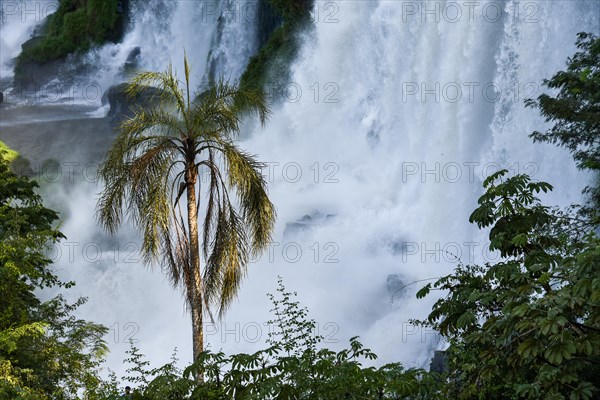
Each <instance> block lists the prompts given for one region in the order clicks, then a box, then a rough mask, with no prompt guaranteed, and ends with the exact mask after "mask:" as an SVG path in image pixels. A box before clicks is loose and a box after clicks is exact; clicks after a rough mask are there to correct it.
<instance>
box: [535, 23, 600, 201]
mask: <svg viewBox="0 0 600 400" xmlns="http://www.w3.org/2000/svg"><path fill="white" fill-rule="evenodd" d="M577 47H578V49H579V50H580V51H579V52H577V53H575V55H574V56H573V57H571V58H569V59H568V62H567V69H566V71H559V72H557V73H556V74H555V75H554V76H553V77H552V78H551V79H549V80H544V84H545V85H546V86H547V87H548V88H550V89H554V90H556V91H557V94H556V95H555V96H551V95H548V94H542V95H540V96H539V97H538V98H537V99H535V100H532V99H529V100H527V101H526V104H527V105H528V106H530V107H535V108H538V109H539V110H540V112H541V114H542V115H543V116H544V117H546V121H551V122H553V123H554V125H553V126H552V127H551V128H550V129H549V130H548V131H546V132H537V131H536V132H533V133H532V134H531V137H532V138H533V140H534V141H536V142H549V143H554V144H558V145H560V146H564V147H566V148H567V149H569V151H571V153H573V157H574V158H575V161H576V162H577V165H578V166H579V168H582V169H588V170H592V171H595V172H596V173H597V174H600V38H598V37H597V36H595V35H593V34H589V33H579V34H578V39H577ZM588 191H589V192H590V193H591V194H592V199H593V200H594V202H595V204H596V206H598V205H600V186H598V185H596V186H595V187H592V188H589V189H588Z"/></svg>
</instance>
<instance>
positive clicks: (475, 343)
mask: <svg viewBox="0 0 600 400" xmlns="http://www.w3.org/2000/svg"><path fill="white" fill-rule="evenodd" d="M506 174H507V171H505V170H504V171H500V172H498V173H496V174H494V175H492V176H490V177H489V178H488V179H486V181H485V183H484V185H485V187H486V189H487V190H486V193H485V194H484V195H482V196H481V197H480V199H479V207H478V208H477V209H476V210H475V211H474V212H473V213H472V215H471V218H470V220H471V222H474V223H477V225H478V226H479V227H491V230H490V241H491V244H490V249H491V250H498V251H499V252H500V253H501V256H502V260H501V261H499V262H498V263H496V264H492V265H489V264H488V265H485V266H477V265H468V266H463V265H459V266H458V267H457V268H456V270H455V271H454V273H453V274H452V275H449V276H446V277H444V278H441V279H440V280H438V281H437V282H435V283H434V284H433V285H432V284H429V285H427V286H426V287H425V288H423V289H422V290H421V291H420V292H419V294H418V295H419V296H420V297H422V296H424V295H426V294H427V293H428V292H429V290H430V289H431V288H432V287H433V288H436V289H441V290H446V291H448V295H447V296H446V297H443V298H441V299H439V300H438V301H437V302H436V303H435V305H434V307H433V309H432V311H431V313H430V314H429V316H428V319H427V321H421V322H420V323H422V324H425V325H429V326H432V327H433V328H435V329H437V330H438V331H439V332H440V334H441V335H442V336H444V337H445V338H446V339H447V340H448V342H449V343H450V347H449V349H448V355H449V363H450V374H449V384H448V385H447V386H446V388H445V393H446V395H447V396H448V397H450V398H460V399H472V398H479V399H492V398H496V399H500V398H502V399H511V398H515V399H516V398H521V397H525V398H557V399H565V398H569V399H591V398H594V397H593V396H597V395H598V389H599V388H600V379H599V377H600V373H599V372H600V368H599V367H598V364H599V361H600V239H599V238H598V237H596V236H595V234H594V233H593V228H594V226H593V225H589V224H588V223H587V222H586V221H580V220H578V219H577V218H576V217H574V216H572V215H570V214H568V213H560V212H556V211H553V210H551V209H549V208H548V207H544V206H542V205H541V204H540V202H539V200H538V199H537V198H536V197H535V196H536V194H537V193H539V192H545V191H547V190H550V189H551V186H550V185H548V184H546V183H543V182H540V183H535V182H532V181H531V180H530V178H529V177H528V176H526V175H517V176H514V177H510V178H507V177H506ZM573 225H580V226H581V229H576V230H573V229H571V228H572V227H573Z"/></svg>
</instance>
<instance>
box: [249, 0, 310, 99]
mask: <svg viewBox="0 0 600 400" xmlns="http://www.w3.org/2000/svg"><path fill="white" fill-rule="evenodd" d="M269 2H270V4H271V5H272V6H273V8H274V9H275V10H276V11H277V12H278V13H279V15H280V16H281V17H283V20H284V22H283V24H282V25H281V26H279V27H278V28H277V29H275V31H273V32H272V33H271V36H270V37H269V40H268V41H267V43H266V44H265V45H264V46H263V47H262V48H261V49H260V50H259V52H258V54H256V55H255V56H253V57H251V58H250V61H249V62H248V65H247V66H246V70H245V71H244V73H243V74H242V77H241V79H240V85H241V86H242V87H244V88H248V89H254V90H257V89H259V90H268V91H269V92H270V93H271V94H273V95H274V97H282V96H285V95H286V93H285V92H284V90H285V89H286V85H287V84H288V83H289V66H290V64H291V63H292V62H293V61H294V59H295V57H296V55H297V54H298V51H299V50H300V39H299V34H300V33H301V32H302V30H304V29H306V28H307V27H308V26H309V25H310V13H311V10H312V8H313V4H314V1H313V0H300V1H286V0H269Z"/></svg>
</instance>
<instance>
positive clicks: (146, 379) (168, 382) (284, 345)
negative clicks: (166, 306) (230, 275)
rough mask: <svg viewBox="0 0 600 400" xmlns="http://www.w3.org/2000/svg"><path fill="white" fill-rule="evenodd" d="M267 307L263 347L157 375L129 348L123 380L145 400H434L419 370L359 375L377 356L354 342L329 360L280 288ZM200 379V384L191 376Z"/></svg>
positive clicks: (429, 381)
mask: <svg viewBox="0 0 600 400" xmlns="http://www.w3.org/2000/svg"><path fill="white" fill-rule="evenodd" d="M277 292H278V295H269V298H270V299H271V301H272V303H273V309H272V310H271V312H272V313H273V316H274V319H273V320H272V321H269V324H273V326H274V327H275V329H274V330H273V332H271V334H270V335H269V339H268V341H267V342H268V345H269V346H268V347H267V348H266V349H263V350H259V351H257V352H256V353H254V354H234V355H231V356H229V357H228V356H225V354H223V353H222V352H218V353H213V352H210V351H205V352H203V353H202V354H201V355H200V357H199V358H198V360H197V361H196V362H195V363H194V364H193V365H191V366H189V367H188V368H186V369H185V370H184V371H181V370H179V369H178V368H177V367H176V366H175V364H176V361H177V360H176V357H175V356H174V357H173V360H172V361H171V362H170V363H168V364H166V365H165V366H163V367H161V368H158V369H149V368H148V364H147V362H146V361H144V360H143V357H141V356H140V354H139V352H138V350H137V349H136V348H134V347H132V350H131V351H130V352H129V354H130V357H129V359H128V360H127V361H128V362H129V363H130V364H132V367H131V368H130V369H129V370H128V372H129V373H130V376H128V377H125V378H124V379H125V380H127V381H129V382H133V383H134V384H136V386H137V397H136V396H135V395H134V398H139V399H144V400H163V399H177V400H187V399H189V400H192V399H194V400H195V399H198V400H200V399H202V400H226V399H227V400H229V399H236V400H245V399H261V400H263V399H265V400H266V399H273V400H274V399H282V400H283V399H286V400H292V399H306V400H308V399H315V400H339V399H437V398H440V397H439V396H438V395H437V394H436V393H437V392H439V387H440V384H441V381H440V380H439V378H438V377H437V376H436V375H435V374H429V373H427V372H425V371H423V370H420V369H410V370H405V369H404V368H403V367H402V366H401V365H400V364H387V365H384V366H382V367H380V368H374V367H364V366H363V365H362V363H363V362H364V361H368V360H373V359H375V358H376V355H375V354H373V353H372V352H371V351H370V350H368V349H365V348H363V346H362V344H361V343H360V342H359V341H358V338H352V339H350V345H349V347H348V348H347V349H344V350H341V351H339V352H337V353H336V352H334V351H331V350H329V349H326V348H319V346H318V345H319V343H320V341H321V338H320V337H319V336H318V335H317V334H316V324H315V321H314V320H310V319H308V311H307V310H306V309H305V308H302V307H300V305H299V303H298V302H297V301H296V300H295V299H294V298H295V296H296V294H295V293H290V292H287V291H286V290H285V287H284V286H283V284H282V282H281V279H280V280H279V288H278V289H277ZM198 374H202V375H203V376H204V382H202V383H199V382H197V381H196V380H195V379H194V376H196V375H198ZM115 394H116V393H115Z"/></svg>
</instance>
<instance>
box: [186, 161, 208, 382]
mask: <svg viewBox="0 0 600 400" xmlns="http://www.w3.org/2000/svg"><path fill="white" fill-rule="evenodd" d="M197 176H198V174H197V171H196V166H195V165H194V161H193V159H192V160H191V162H190V161H188V163H187V166H186V173H185V181H186V185H187V188H186V189H187V208H188V228H189V235H190V237H189V241H190V255H189V256H190V267H191V271H189V272H190V273H191V274H190V276H189V279H190V280H191V282H190V283H191V284H190V287H188V291H189V294H190V303H191V304H190V309H191V312H192V338H193V339H192V340H193V351H194V361H196V360H197V359H198V356H199V354H200V353H201V352H202V351H203V350H204V332H203V327H202V277H201V275H200V247H199V245H198V208H197V204H196V181H197ZM196 379H197V380H198V382H202V381H203V380H204V379H203V374H202V373H199V374H198V375H197V376H196Z"/></svg>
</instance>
